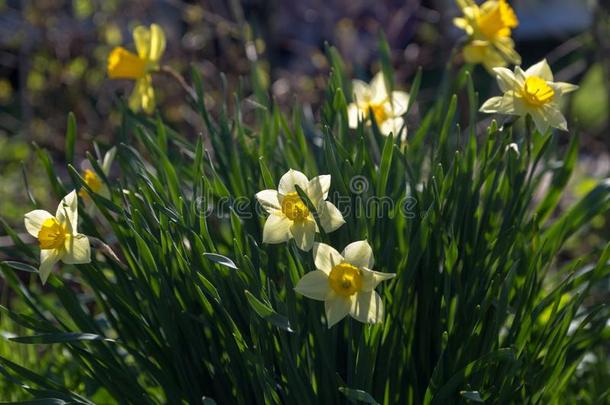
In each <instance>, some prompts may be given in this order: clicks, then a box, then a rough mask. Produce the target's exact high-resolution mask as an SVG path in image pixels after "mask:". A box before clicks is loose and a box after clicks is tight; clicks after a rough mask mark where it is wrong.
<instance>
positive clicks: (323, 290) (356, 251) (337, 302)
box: [294, 240, 396, 328]
mask: <svg viewBox="0 0 610 405" xmlns="http://www.w3.org/2000/svg"><path fill="white" fill-rule="evenodd" d="M313 256H314V263H315V265H316V268H317V270H314V271H311V272H309V273H307V274H305V276H303V278H301V280H299V282H298V283H297V285H296V287H295V288H294V289H295V291H296V292H298V293H300V294H302V295H304V296H306V297H308V298H311V299H314V300H318V301H324V309H325V311H326V319H327V323H328V327H329V328H330V327H332V326H333V325H335V324H336V323H337V322H339V321H340V320H341V319H343V318H344V317H345V316H346V315H348V314H349V315H351V316H352V317H353V318H354V319H356V320H358V321H360V322H363V323H378V322H381V321H382V320H383V301H382V300H381V297H380V296H379V294H377V293H376V292H375V287H377V285H378V284H379V283H381V282H382V281H385V280H389V279H391V278H393V277H394V276H396V274H395V273H380V272H378V271H373V270H371V268H372V267H373V264H374V258H373V250H372V249H371V246H370V245H369V243H368V242H367V241H365V240H362V241H358V242H354V243H350V244H349V245H347V246H346V247H345V249H344V250H343V252H342V253H339V252H337V251H336V250H335V249H334V248H332V247H331V246H329V245H326V244H324V243H316V244H314V247H313Z"/></svg>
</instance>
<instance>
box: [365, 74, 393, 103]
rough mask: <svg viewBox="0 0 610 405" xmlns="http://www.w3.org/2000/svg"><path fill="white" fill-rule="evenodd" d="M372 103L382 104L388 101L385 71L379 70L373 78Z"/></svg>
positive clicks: (371, 85)
mask: <svg viewBox="0 0 610 405" xmlns="http://www.w3.org/2000/svg"><path fill="white" fill-rule="evenodd" d="M370 87H371V103H372V104H381V103H384V102H385V101H388V98H389V94H388V89H387V88H386V85H385V77H384V76H383V72H382V71H379V72H378V73H377V74H376V75H375V77H373V79H372V80H371V84H370Z"/></svg>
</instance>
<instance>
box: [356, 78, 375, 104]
mask: <svg viewBox="0 0 610 405" xmlns="http://www.w3.org/2000/svg"><path fill="white" fill-rule="evenodd" d="M352 94H353V99H354V101H355V102H356V104H361V103H368V102H369V101H370V100H371V88H370V87H369V85H368V83H365V82H363V81H362V80H357V79H356V80H352Z"/></svg>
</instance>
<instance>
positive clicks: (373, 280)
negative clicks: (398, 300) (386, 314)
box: [360, 267, 396, 291]
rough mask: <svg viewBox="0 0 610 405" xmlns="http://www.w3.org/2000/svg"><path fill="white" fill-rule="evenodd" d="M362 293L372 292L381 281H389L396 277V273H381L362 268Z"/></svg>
mask: <svg viewBox="0 0 610 405" xmlns="http://www.w3.org/2000/svg"><path fill="white" fill-rule="evenodd" d="M360 271H361V272H362V291H372V290H374V289H375V287H377V286H378V285H379V283H381V282H382V281H386V280H390V279H393V278H394V277H396V273H381V272H379V271H374V270H370V269H367V268H366V267H362V268H361V269H360Z"/></svg>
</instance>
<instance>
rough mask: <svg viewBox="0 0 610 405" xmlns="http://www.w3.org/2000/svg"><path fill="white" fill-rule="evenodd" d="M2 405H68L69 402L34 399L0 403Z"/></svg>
mask: <svg viewBox="0 0 610 405" xmlns="http://www.w3.org/2000/svg"><path fill="white" fill-rule="evenodd" d="M0 404H13V405H66V404H68V402H66V401H64V400H63V399H57V398H40V399H32V400H29V401H19V402H0Z"/></svg>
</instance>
